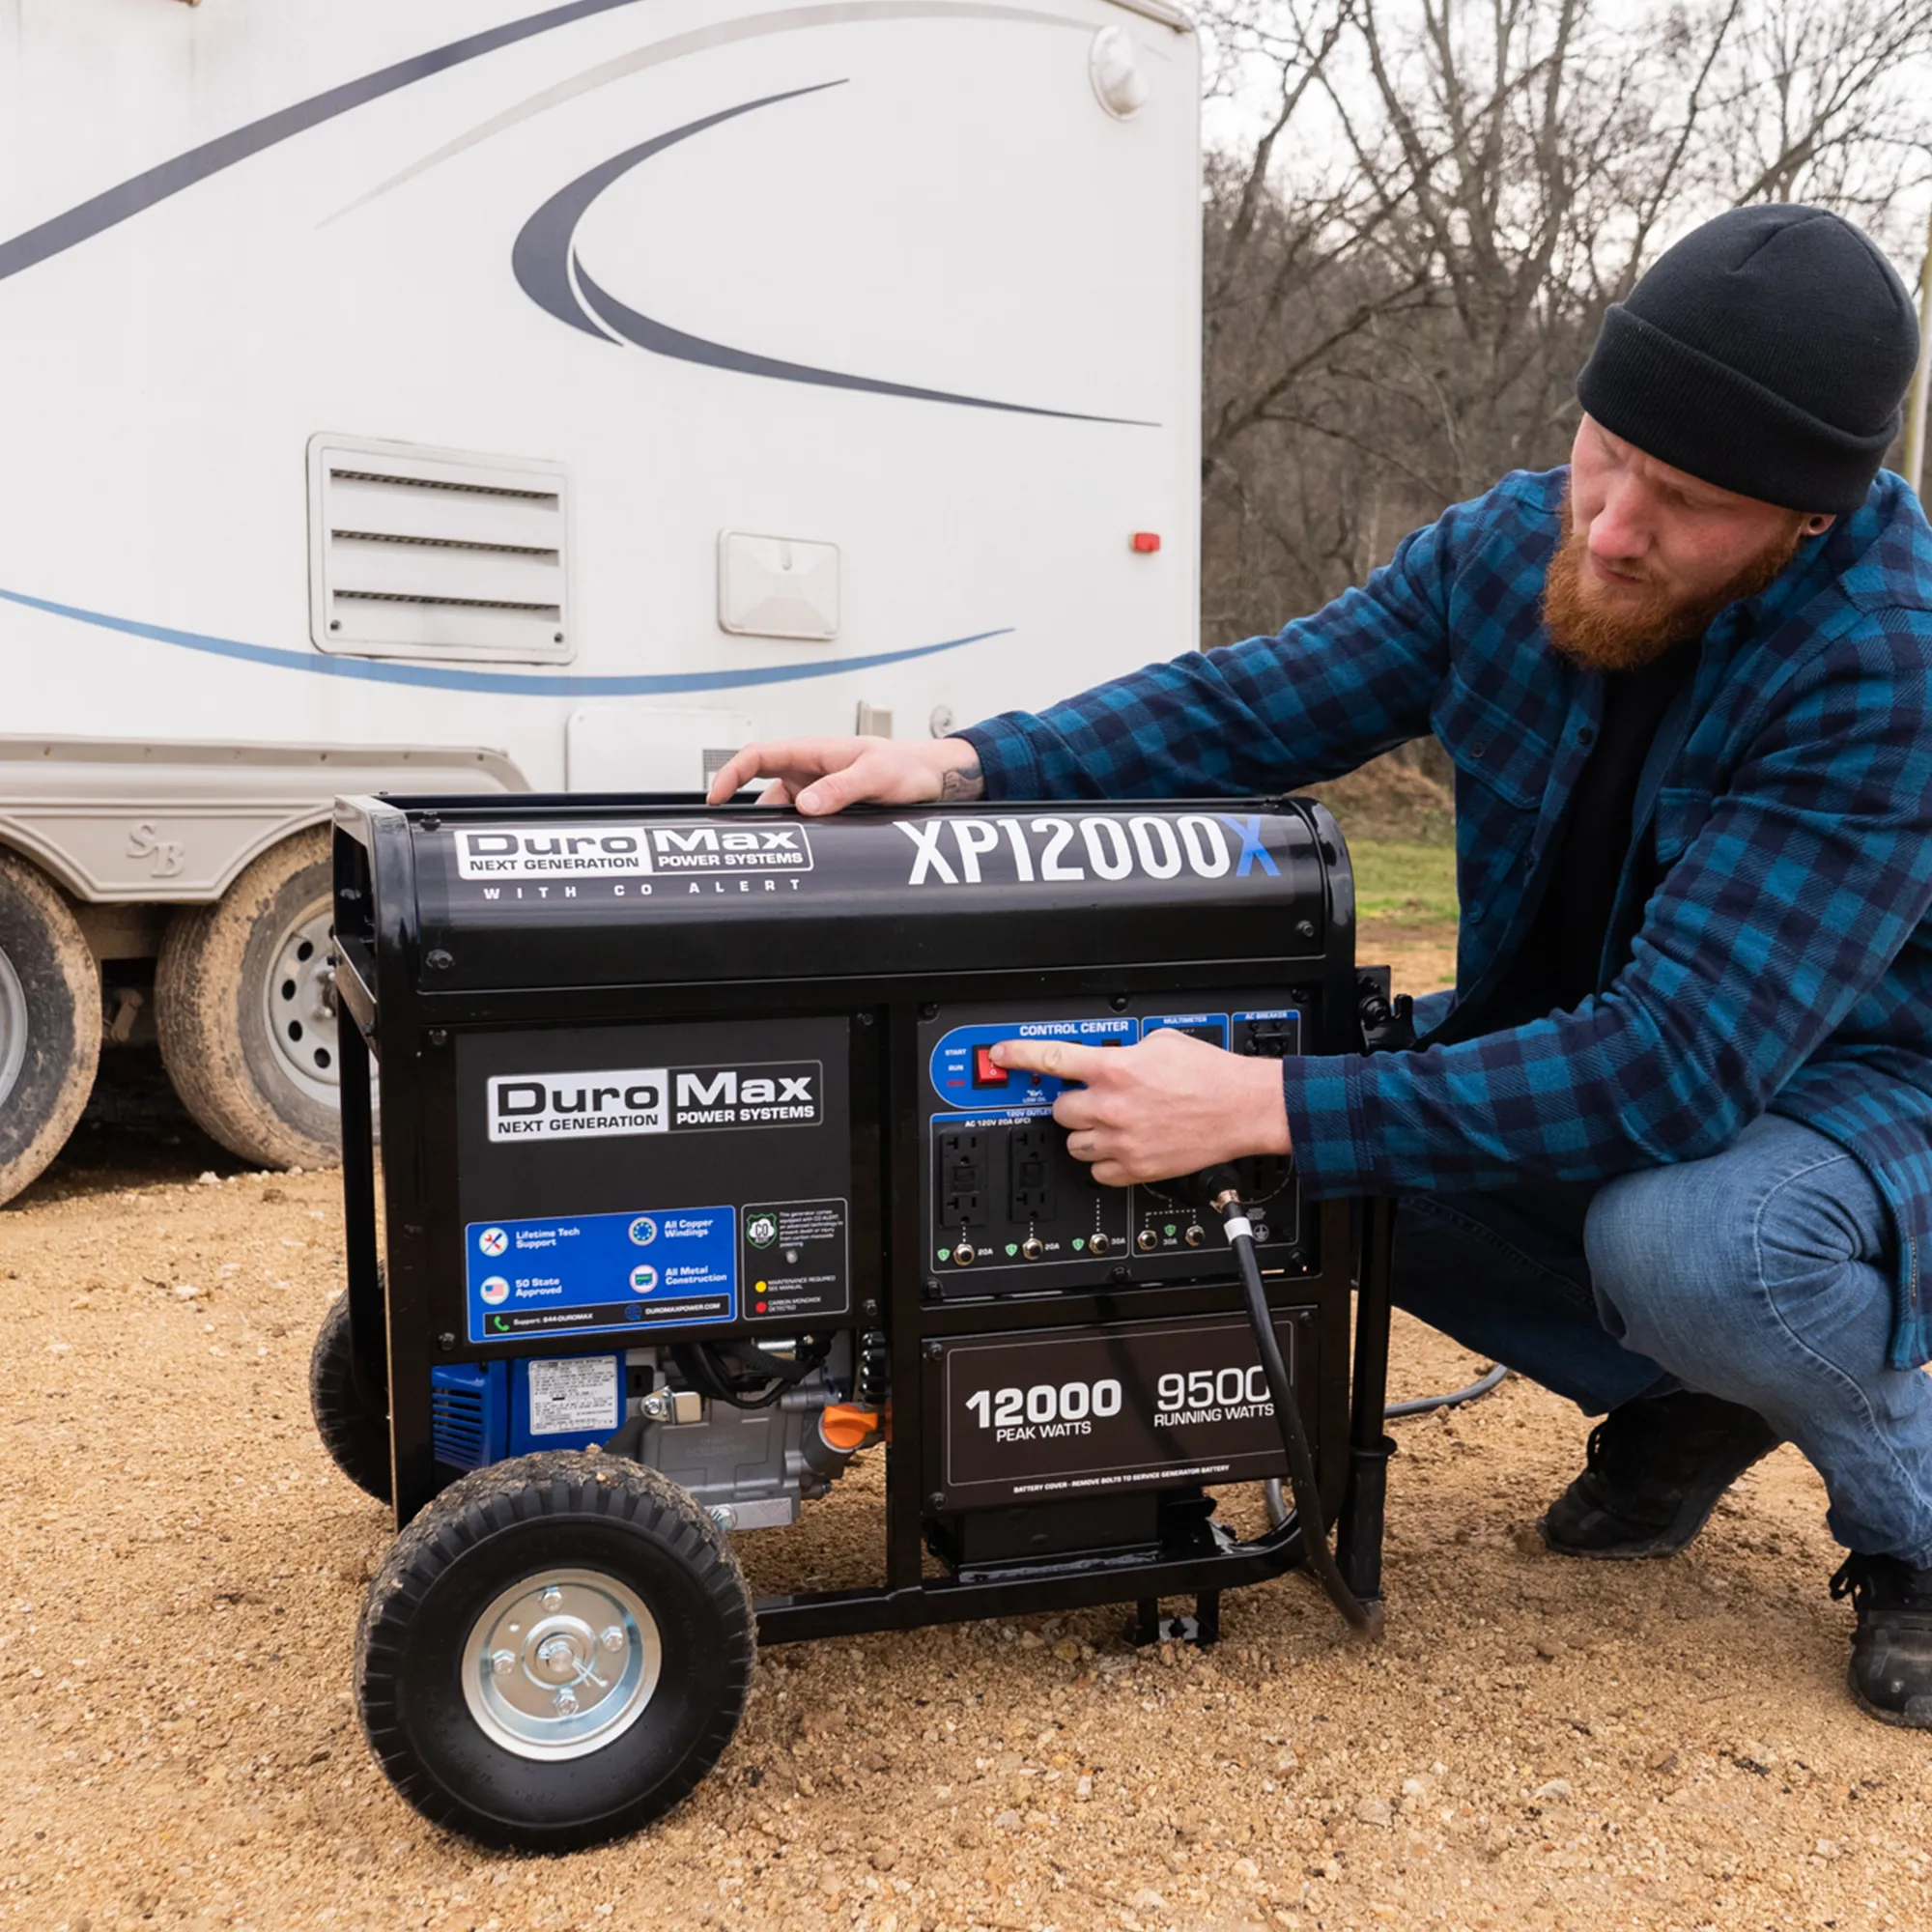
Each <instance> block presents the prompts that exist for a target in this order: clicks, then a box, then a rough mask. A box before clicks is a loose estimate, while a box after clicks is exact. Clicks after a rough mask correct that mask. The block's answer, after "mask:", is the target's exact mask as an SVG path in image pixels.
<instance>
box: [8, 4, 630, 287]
mask: <svg viewBox="0 0 1932 1932" xmlns="http://www.w3.org/2000/svg"><path fill="white" fill-rule="evenodd" d="M637 5H639V0H569V4H568V5H567V6H562V7H552V8H551V9H549V10H548V11H547V12H545V13H542V14H526V15H525V17H524V18H523V19H521V20H511V21H508V22H506V23H505V24H504V25H502V26H500V27H491V28H489V29H488V30H487V31H485V32H483V33H480V34H468V35H466V36H465V37H464V38H463V39H462V40H460V41H448V42H445V43H443V45H441V46H440V47H432V48H430V50H429V51H428V52H427V53H420V54H412V55H411V57H410V58H409V59H408V60H402V61H396V62H394V63H393V64H392V65H390V66H388V67H385V68H379V69H377V71H375V72H374V73H365V74H364V75H362V77H361V78H360V79H359V80H346V81H344V82H343V83H342V84H341V85H340V86H339V87H331V88H328V89H326V90H325V91H324V92H323V93H321V94H312V95H310V96H309V98H308V99H306V100H298V101H297V102H296V103H295V104H294V105H293V106H291V107H283V108H278V109H277V110H276V111H275V112H274V113H273V114H265V115H264V116H263V117H262V118H261V119H260V120H259V121H250V122H249V123H248V124H247V126H246V127H242V128H234V129H232V130H231V131H230V132H228V133H226V134H220V135H217V136H216V137H215V138H214V139H213V141H204V142H203V143H202V144H201V146H200V147H198V148H190V149H188V151H187V152H186V153H185V154H183V155H176V156H174V157H173V158H172V159H170V160H165V161H162V162H160V163H158V164H157V165H156V166H155V167H152V168H148V169H145V170H144V171H143V172H142V173H140V174H138V175H130V176H129V177H128V180H126V181H124V182H118V183H116V185H114V186H113V187H110V188H107V189H104V190H103V191H102V192H101V193H99V194H97V195H94V196H92V197H91V198H90V199H88V200H86V201H82V202H77V203H75V205H74V206H73V207H72V208H70V209H68V210H67V211H66V212H65V213H61V214H56V215H54V216H53V217H52V218H51V219H49V220H46V221H43V222H41V223H40V224H39V225H38V226H37V227H34V228H28V229H25V230H23V231H22V232H21V233H20V234H18V235H15V236H14V237H13V239H12V240H11V241H0V282H4V281H5V280H6V279H7V278H8V276H9V275H17V274H18V273H19V272H20V271H21V270H23V269H31V268H33V267H34V266H35V265H36V264H37V263H41V262H44V261H46V260H47V259H48V258H49V257H50V256H54V255H62V254H65V253H66V252H67V251H68V249H70V248H72V247H75V246H77V245H78V244H79V243H80V242H82V241H92V240H93V239H94V237H95V236H97V235H99V234H102V233H104V232H105V231H106V230H107V229H109V228H115V227H118V226H119V225H120V224H121V223H122V222H124V221H127V220H129V219H131V218H132V217H133V216H134V215H137V214H140V213H145V212H146V211H147V210H148V209H151V208H153V207H154V206H155V205H156V203H157V202H162V201H166V200H167V199H168V198H169V196H171V195H177V194H180V193H181V191H182V190H183V189H184V188H189V187H193V186H194V185H195V184H196V183H197V182H204V181H206V180H207V179H208V178H209V176H211V175H218V174H220V173H221V172H222V171H223V170H224V169H225V168H232V167H234V166H235V164H236V163H237V162H238V161H245V160H247V159H248V158H249V157H250V156H254V155H259V154H261V153H262V152H263V150H264V149H267V148H273V147H277V146H279V145H280V144H281V143H282V142H284V141H287V140H290V139H292V138H293V137H294V136H295V135H297V134H305V133H307V132H308V130H309V129H310V128H319V127H321V126H322V124H323V123H324V122H325V121H333V120H334V119H335V118H336V116H337V115H339V114H347V113H349V112H350V111H351V110H352V109H354V108H356V107H362V106H365V105H367V103H368V102H370V101H372V100H380V99H382V98H383V96H384V95H385V94H394V93H395V92H396V91H397V89H398V88H404V87H412V86H413V85H414V84H415V83H416V82H417V81H419V80H427V79H428V78H429V77H430V76H431V75H432V74H438V73H442V72H444V71H447V70H448V69H450V68H453V67H461V66H462V65H463V64H464V62H466V61H472V60H477V59H479V58H480V57H481V56H483V55H484V54H493V53H495V52H496V51H497V49H498V48H499V47H508V46H514V45H515V44H516V43H518V42H519V41H527V40H530V39H532V38H533V37H534V36H536V35H538V34H548V33H550V32H552V31H553V30H554V29H555V28H557V27H567V26H570V25H571V24H572V23H573V22H574V21H577V20H584V19H588V18H590V17H591V16H592V15H593V14H610V13H613V12H615V11H616V10H617V9H618V8H620V7H635V6H637Z"/></svg>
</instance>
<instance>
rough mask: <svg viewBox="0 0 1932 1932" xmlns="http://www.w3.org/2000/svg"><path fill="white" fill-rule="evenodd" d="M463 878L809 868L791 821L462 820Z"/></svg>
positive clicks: (459, 854)
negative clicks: (467, 823)
mask: <svg viewBox="0 0 1932 1932" xmlns="http://www.w3.org/2000/svg"><path fill="white" fill-rule="evenodd" d="M456 869H457V871H458V872H459V873H460V874H461V875H462V876H463V877H464V878H466V879H630V878H644V877H648V876H649V875H650V874H652V873H654V872H655V873H659V874H663V873H667V872H809V871H810V869H811V841H810V839H809V838H807V837H806V836H805V829H804V827H803V826H798V825H728V824H726V825H656V824H641V823H640V824H636V825H554V826H546V827H544V828H542V829H541V830H539V829H536V828H533V827H527V826H517V825H504V826H476V827H473V828H471V827H464V828H463V829H461V830H459V831H458V832H457V834H456Z"/></svg>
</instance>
